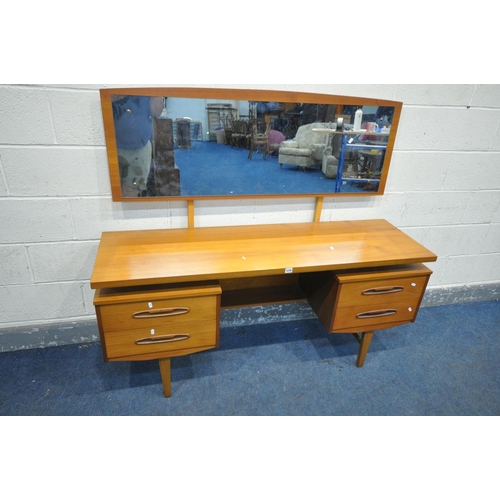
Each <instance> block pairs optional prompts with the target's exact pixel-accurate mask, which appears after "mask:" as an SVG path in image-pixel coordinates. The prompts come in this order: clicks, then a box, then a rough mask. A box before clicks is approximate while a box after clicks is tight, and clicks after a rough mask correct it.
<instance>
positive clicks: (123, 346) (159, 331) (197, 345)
mask: <svg viewBox="0 0 500 500" xmlns="http://www.w3.org/2000/svg"><path fill="white" fill-rule="evenodd" d="M152 331H153V332H154V333H153V334H152ZM104 342H105V344H106V352H107V356H108V358H110V359H113V358H130V357H133V356H137V357H138V358H141V357H145V356H147V355H154V354H156V353H158V354H161V356H165V357H168V356H169V353H173V352H175V353H176V355H179V354H182V351H184V350H185V351H193V350H194V351H195V350H203V349H208V348H211V347H216V345H217V326H216V324H215V321H214V322H211V323H206V322H203V323H191V324H190V323H186V324H184V325H182V326H181V325H178V326H177V327H176V328H170V327H167V326H162V327H160V328H155V329H153V330H152V329H148V328H139V329H137V330H124V331H121V332H116V331H115V332H108V333H106V334H105V335H104Z"/></svg>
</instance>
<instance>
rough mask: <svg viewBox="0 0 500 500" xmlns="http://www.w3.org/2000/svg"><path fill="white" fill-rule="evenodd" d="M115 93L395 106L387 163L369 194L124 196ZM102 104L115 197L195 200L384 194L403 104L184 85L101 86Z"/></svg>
mask: <svg viewBox="0 0 500 500" xmlns="http://www.w3.org/2000/svg"><path fill="white" fill-rule="evenodd" d="M112 95H122V96H123V95H132V96H135V95H137V96H151V97H177V98H194V99H221V100H229V101H257V102H280V103H292V104H295V103H303V104H326V105H344V106H389V107H393V108H394V114H393V119H392V122H391V129H390V134H389V138H388V142H387V149H386V152H385V158H384V163H383V166H382V169H381V177H380V183H379V189H378V191H376V192H375V191H373V192H366V193H351V192H349V193H338V192H326V193H317V192H314V193H311V192H309V193H307V192H304V193H300V194H295V193H293V194H244V195H239V194H238V195H231V194H228V195H210V194H207V195H203V196H202V195H200V196H182V195H181V196H167V197H161V196H157V197H134V198H129V197H123V195H122V190H121V179H120V170H119V165H118V153H117V145H116V137H115V126H114V118H113V109H112ZM100 96H101V106H102V113H103V120H104V132H105V138H106V149H107V157H108V166H109V173H110V179H111V192H112V198H113V201H115V202H147V201H162V200H163V201H188V202H191V203H193V202H194V200H198V199H211V200H213V199H242V198H297V197H302V198H306V197H307V198H317V199H318V200H319V199H323V198H328V197H329V198H332V197H338V196H340V197H345V196H381V195H383V194H384V192H385V185H386V181H387V176H388V174H389V168H390V163H391V158H392V152H393V148H394V143H395V140H396V134H397V129H398V125H399V120H400V116H401V110H402V103H401V102H397V101H390V100H385V99H373V98H365V97H347V96H338V95H330V94H317V93H308V92H290V91H273V90H243V89H222V88H189V87H186V88H182V87H162V88H160V87H158V88H140V87H139V88H114V89H110V88H108V89H101V90H100Z"/></svg>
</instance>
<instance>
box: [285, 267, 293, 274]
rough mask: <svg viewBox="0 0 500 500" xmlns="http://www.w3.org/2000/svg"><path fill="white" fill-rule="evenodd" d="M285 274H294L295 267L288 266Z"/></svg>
mask: <svg viewBox="0 0 500 500" xmlns="http://www.w3.org/2000/svg"><path fill="white" fill-rule="evenodd" d="M285 274H293V267H287V268H286V269H285Z"/></svg>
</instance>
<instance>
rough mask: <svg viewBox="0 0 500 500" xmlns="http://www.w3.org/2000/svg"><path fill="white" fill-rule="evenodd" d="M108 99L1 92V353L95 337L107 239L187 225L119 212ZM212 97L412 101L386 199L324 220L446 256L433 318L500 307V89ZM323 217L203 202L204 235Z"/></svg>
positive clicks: (5, 88)
mask: <svg viewBox="0 0 500 500" xmlns="http://www.w3.org/2000/svg"><path fill="white" fill-rule="evenodd" d="M106 86H107V87H115V86H118V85H105V84H102V85H100V84H95V85H55V84H51V85H0V262H1V263H2V265H1V266H0V304H1V307H0V349H9V348H16V346H17V347H19V348H22V347H33V346H35V347H36V346H37V345H36V344H37V342H40V340H39V339H38V340H36V339H35V340H33V341H32V342H30V341H29V339H28V337H30V338H31V337H32V336H33V333H34V332H37V331H42V330H43V331H49V330H51V331H53V333H52V334H51V335H52V337H53V338H52V340H51V342H52V343H53V344H54V343H55V344H57V343H58V342H61V343H63V338H64V336H65V334H64V332H65V331H68V330H71V329H72V328H77V327H78V325H87V326H88V325H89V324H92V322H93V321H94V320H95V317H94V310H93V306H92V296H93V293H92V292H91V290H90V287H89V280H90V276H91V271H92V266H93V262H94V258H95V254H96V251H97V246H98V240H99V238H100V235H101V233H102V232H103V231H116V230H129V229H130V230H132V229H156V228H176V227H185V226H186V225H187V207H186V205H185V203H184V202H172V203H158V202H153V203H144V204H135V203H132V204H126V203H113V202H112V201H111V194H110V185H109V176H108V166H107V160H106V151H105V142H104V132H103V124H102V116H101V108H100V99H99V92H98V89H99V88H101V87H106ZM124 86H128V85H124ZM163 86H170V85H169V84H164V85H163ZM193 86H197V85H193ZM204 86H207V85H204ZM213 86H216V87H240V88H244V87H250V88H269V89H274V90H292V91H293V90H295V91H306V92H307V91H311V92H323V93H329V94H339V95H354V96H366V97H375V98H377V97H378V98H386V99H394V100H399V101H402V102H403V104H404V106H403V113H402V118H401V124H400V128H399V132H398V138H397V141H396V146H395V151H394V155H393V160H392V166H391V170H390V174H389V179H388V184H387V190H386V194H385V196H383V197H367V198H336V199H334V198H331V199H326V200H325V204H324V210H323V216H322V219H323V220H325V221H326V220H347V219H371V218H385V219H387V220H389V221H390V222H391V223H393V224H395V225H396V226H398V227H400V228H401V229H403V230H405V231H406V232H407V233H408V234H410V235H411V236H412V237H414V238H415V239H416V240H418V241H420V242H421V243H422V244H423V245H425V246H426V247H428V248H429V249H430V250H432V251H434V252H435V253H437V254H438V255H439V260H438V262H437V263H435V264H431V265H430V267H431V268H432V269H433V271H434V274H433V276H432V279H431V282H430V288H429V292H428V294H427V296H426V304H427V305H435V304H441V303H450V302H456V301H472V300H491V299H496V298H498V296H499V294H500V290H499V289H500V85H473V84H464V85H399V84H398V85H396V84H394V85H338V84H331V85H329V84H320V85H306V84H287V85H285V84H283V85H277V84H274V85H231V84H225V85H224V84H217V85H213ZM313 210H314V199H298V200H293V199H285V200H283V199H279V200H272V199H271V200H234V201H228V200H224V201H210V202H209V201H206V202H205V201H204V202H199V203H196V225H198V226H207V225H234V224H259V223H262V224H267V223H276V222H277V223H291V222H302V221H310V220H311V219H312V215H313ZM88 330H89V328H87V330H86V331H88ZM90 330H92V328H90ZM54 332H55V333H54ZM94 333H95V334H97V332H94ZM91 336H92V335H91ZM86 338H87V337H85V339H86ZM93 338H96V337H93ZM2 339H3V340H4V342H2ZM6 339H8V340H6ZM85 339H84V338H83V337H82V340H85ZM42 343H43V342H42ZM9 346H10V347H9Z"/></svg>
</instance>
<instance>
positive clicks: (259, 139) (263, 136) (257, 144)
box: [248, 124, 270, 160]
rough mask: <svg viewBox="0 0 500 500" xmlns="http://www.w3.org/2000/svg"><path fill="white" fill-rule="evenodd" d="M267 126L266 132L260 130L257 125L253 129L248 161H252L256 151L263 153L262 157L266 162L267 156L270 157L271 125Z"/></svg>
mask: <svg viewBox="0 0 500 500" xmlns="http://www.w3.org/2000/svg"><path fill="white" fill-rule="evenodd" d="M264 125H265V130H264V131H262V130H259V125H258V124H255V125H254V126H253V128H252V134H251V136H250V152H249V153H248V159H249V160H251V159H252V157H253V153H254V151H262V157H263V159H264V160H265V159H266V156H267V155H269V154H270V153H269V129H270V127H269V125H268V124H267V125H266V124H264Z"/></svg>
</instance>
